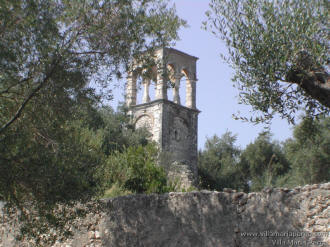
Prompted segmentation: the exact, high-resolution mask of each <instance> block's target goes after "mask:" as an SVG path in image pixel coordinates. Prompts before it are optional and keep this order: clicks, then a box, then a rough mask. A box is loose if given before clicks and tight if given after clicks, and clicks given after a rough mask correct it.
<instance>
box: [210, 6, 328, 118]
mask: <svg viewBox="0 0 330 247" xmlns="http://www.w3.org/2000/svg"><path fill="white" fill-rule="evenodd" d="M210 8H211V11H208V12H207V13H206V15H207V18H208V22H205V23H204V27H205V29H208V28H209V29H210V30H211V31H212V33H213V34H214V35H216V36H217V37H218V38H220V39H221V40H223V41H224V42H225V44H226V46H227V47H228V53H226V54H223V55H222V57H223V59H224V60H225V61H226V62H228V63H229V64H230V65H231V67H232V68H233V69H234V70H235V76H234V77H233V81H234V82H235V85H236V86H237V88H238V89H239V91H240V94H239V96H240V103H242V104H246V105H250V106H251V107H252V110H253V112H259V113H260V114H259V116H256V117H251V118H250V119H248V118H246V117H241V116H239V117H236V118H240V119H242V120H246V121H252V122H256V123H258V122H261V121H266V122H269V121H270V120H271V119H272V117H273V116H274V114H275V113H278V114H279V115H280V116H281V117H282V118H286V119H287V120H288V121H290V122H294V119H295V117H296V114H295V113H296V112H297V111H298V110H301V109H302V110H306V112H307V114H309V116H316V115H318V114H321V113H329V105H328V104H329V93H328V92H329V86H326V84H325V83H324V79H321V82H319V83H315V81H317V80H318V78H316V77H318V75H321V74H324V76H325V81H327V77H328V75H327V72H326V71H327V69H326V67H327V66H328V63H329V52H328V51H329V42H328V41H329V40H328V37H329V28H328V19H329V18H328V15H329V11H328V1H325V0H290V1H263V0H212V1H211V3H210ZM314 73H316V77H315V76H314V75H315V74H314ZM308 78H309V79H308ZM307 79H308V80H307ZM304 80H306V82H307V81H309V83H308V84H309V86H303V84H302V82H303V81H304ZM316 88H318V89H320V91H322V93H325V94H326V95H327V96H324V97H319V95H321V93H320V91H315V90H314V89H316ZM313 91H314V92H315V93H313ZM321 98H322V99H323V100H320V99H321ZM327 105H328V107H327Z"/></svg>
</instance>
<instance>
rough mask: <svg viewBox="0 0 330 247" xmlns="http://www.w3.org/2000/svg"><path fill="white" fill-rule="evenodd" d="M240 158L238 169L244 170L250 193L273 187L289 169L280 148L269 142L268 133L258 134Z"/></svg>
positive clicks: (276, 144)
mask: <svg viewBox="0 0 330 247" xmlns="http://www.w3.org/2000/svg"><path fill="white" fill-rule="evenodd" d="M240 158H241V160H240V167H241V169H244V170H245V180H246V182H249V183H251V187H250V189H251V190H252V191H257V190H261V189H263V188H264V187H273V186H275V185H276V180H277V178H278V177H279V176H281V175H283V174H285V173H286V172H288V170H289V169H290V163H289V162H288V161H287V159H286V158H285V155H284V151H283V149H282V147H281V146H280V145H279V144H278V143H276V142H272V141H271V135H270V133H269V132H262V133H260V134H259V136H258V138H257V139H256V140H255V141H254V142H253V143H251V144H249V145H248V146H247V147H246V149H245V150H244V151H243V152H242V155H241V157H240Z"/></svg>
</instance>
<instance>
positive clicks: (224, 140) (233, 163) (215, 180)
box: [198, 132, 247, 190]
mask: <svg viewBox="0 0 330 247" xmlns="http://www.w3.org/2000/svg"><path fill="white" fill-rule="evenodd" d="M235 141H236V136H234V135H232V133H231V132H226V133H225V134H223V135H222V136H221V138H219V137H218V136H216V135H215V136H213V137H212V138H209V139H207V141H206V143H205V150H204V151H200V152H199V157H198V172H199V176H200V186H201V187H202V188H204V189H211V190H222V189H223V188H235V189H238V190H246V186H247V185H246V184H244V181H243V179H242V177H243V173H242V172H243V171H242V170H240V167H239V166H238V161H239V155H240V152H241V151H240V149H239V148H238V147H236V146H235V145H234V144H235Z"/></svg>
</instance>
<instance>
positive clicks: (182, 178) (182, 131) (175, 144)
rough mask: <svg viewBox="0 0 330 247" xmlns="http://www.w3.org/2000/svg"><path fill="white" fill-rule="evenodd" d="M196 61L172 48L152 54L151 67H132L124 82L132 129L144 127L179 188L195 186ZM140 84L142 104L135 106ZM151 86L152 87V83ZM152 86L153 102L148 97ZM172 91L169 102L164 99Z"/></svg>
mask: <svg viewBox="0 0 330 247" xmlns="http://www.w3.org/2000/svg"><path fill="white" fill-rule="evenodd" d="M197 59H198V58H197V57H194V56H191V55H188V54H186V53H183V52H181V51H178V50H176V49H173V48H160V49H157V50H156V51H155V54H154V60H155V63H153V65H151V66H150V68H148V71H149V73H143V72H145V70H146V69H145V67H143V66H139V65H134V66H133V68H132V70H131V71H130V72H128V76H127V82H126V99H125V100H126V106H127V107H128V110H129V111H128V113H129V114H130V115H131V117H132V121H133V123H134V125H135V128H140V127H146V128H147V129H148V130H149V131H150V133H151V134H152V137H151V139H152V140H153V141H155V142H156V143H157V144H158V145H159V148H160V150H161V152H162V154H163V157H165V160H166V164H167V165H166V167H165V169H166V170H167V172H168V176H169V177H170V178H172V179H173V178H175V179H178V180H179V182H180V183H181V184H182V185H183V187H185V188H188V187H190V186H192V185H197V177H198V176H197V125H198V114H199V112H200V111H199V110H197V108H196V81H197V78H196V61H197ZM182 77H185V79H186V80H185V82H186V87H185V88H186V92H185V96H186V102H185V105H182V103H183V102H181V97H180V93H181V92H180V91H179V90H180V82H181V78H182ZM138 78H140V79H141V80H142V85H143V96H142V102H137V79H138ZM152 82H153V83H152ZM151 85H155V98H154V99H152V98H151V97H150V94H149V89H150V86H151ZM168 90H172V95H173V99H168Z"/></svg>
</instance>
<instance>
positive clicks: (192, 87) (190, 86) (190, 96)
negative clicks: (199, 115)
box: [186, 78, 196, 109]
mask: <svg viewBox="0 0 330 247" xmlns="http://www.w3.org/2000/svg"><path fill="white" fill-rule="evenodd" d="M186 107H189V108H192V109H196V80H195V79H189V78H188V79H187V86H186Z"/></svg>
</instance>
